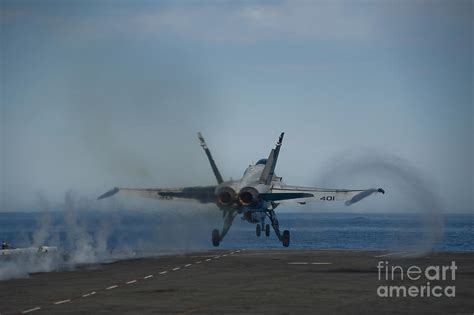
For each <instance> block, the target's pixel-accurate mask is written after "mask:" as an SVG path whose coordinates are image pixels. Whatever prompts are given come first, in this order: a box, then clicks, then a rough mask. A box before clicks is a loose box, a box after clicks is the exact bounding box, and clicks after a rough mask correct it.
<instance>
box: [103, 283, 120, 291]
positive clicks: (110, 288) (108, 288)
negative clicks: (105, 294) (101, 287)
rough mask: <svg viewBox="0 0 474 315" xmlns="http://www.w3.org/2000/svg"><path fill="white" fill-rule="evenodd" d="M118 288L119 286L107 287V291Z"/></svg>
mask: <svg viewBox="0 0 474 315" xmlns="http://www.w3.org/2000/svg"><path fill="white" fill-rule="evenodd" d="M116 287H118V285H115V284H114V285H111V286H110V287H107V288H105V289H106V290H112V289H115V288H116Z"/></svg>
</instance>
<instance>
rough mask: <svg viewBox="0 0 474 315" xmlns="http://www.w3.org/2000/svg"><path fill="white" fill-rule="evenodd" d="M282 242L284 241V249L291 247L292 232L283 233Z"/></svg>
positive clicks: (285, 231)
mask: <svg viewBox="0 0 474 315" xmlns="http://www.w3.org/2000/svg"><path fill="white" fill-rule="evenodd" d="M281 241H282V243H283V246H284V247H288V246H290V231H288V230H284V231H283V234H282V237H281Z"/></svg>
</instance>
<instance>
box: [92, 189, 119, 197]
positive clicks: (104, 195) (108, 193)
mask: <svg viewBox="0 0 474 315" xmlns="http://www.w3.org/2000/svg"><path fill="white" fill-rule="evenodd" d="M119 191H120V189H118V188H117V187H115V188H114V189H112V190H109V191H108V192H106V193H105V194H103V195H100V196H99V198H97V200H100V199H104V198H107V197H111V196H113V195H115V194H116V193H118V192H119Z"/></svg>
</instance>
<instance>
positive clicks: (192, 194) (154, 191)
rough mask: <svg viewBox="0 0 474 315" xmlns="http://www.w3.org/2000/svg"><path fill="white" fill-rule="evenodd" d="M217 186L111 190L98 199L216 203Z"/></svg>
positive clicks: (117, 188) (116, 188)
mask: <svg viewBox="0 0 474 315" xmlns="http://www.w3.org/2000/svg"><path fill="white" fill-rule="evenodd" d="M215 189H216V186H195V187H180V188H119V187H115V188H114V189H111V190H109V191H108V192H106V193H104V194H102V195H101V196H99V198H97V199H104V198H108V197H111V196H113V195H115V194H117V193H119V192H120V193H123V194H127V195H134V196H140V197H145V198H153V199H158V200H172V199H174V198H179V199H193V200H197V201H199V202H201V203H214V202H215V201H216V197H215V194H214V191H215Z"/></svg>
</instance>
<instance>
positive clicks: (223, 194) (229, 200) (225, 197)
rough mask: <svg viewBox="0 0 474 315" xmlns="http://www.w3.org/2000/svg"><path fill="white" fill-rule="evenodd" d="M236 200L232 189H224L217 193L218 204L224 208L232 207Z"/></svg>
mask: <svg viewBox="0 0 474 315" xmlns="http://www.w3.org/2000/svg"><path fill="white" fill-rule="evenodd" d="M236 199H237V198H236V193H235V191H234V190H233V189H232V188H230V187H224V188H222V189H221V190H220V191H219V192H218V193H217V202H218V203H219V204H220V205H223V206H231V205H232V204H233V203H234V202H235V200H236Z"/></svg>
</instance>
